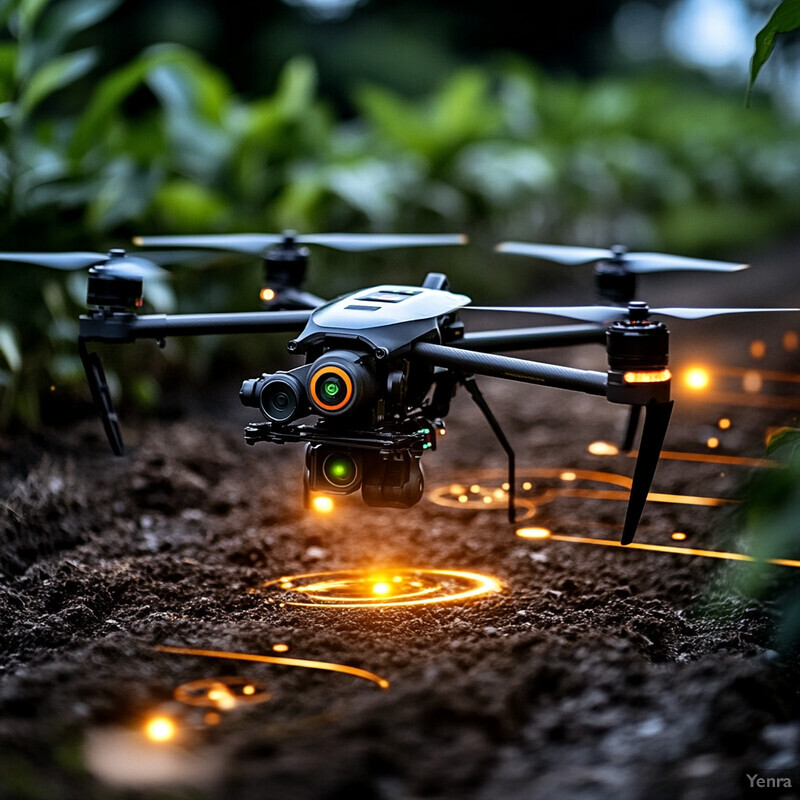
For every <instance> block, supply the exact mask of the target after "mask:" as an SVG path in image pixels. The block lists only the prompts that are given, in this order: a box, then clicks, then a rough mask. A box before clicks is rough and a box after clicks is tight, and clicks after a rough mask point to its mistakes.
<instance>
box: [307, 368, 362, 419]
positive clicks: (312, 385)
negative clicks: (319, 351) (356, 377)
mask: <svg viewBox="0 0 800 800" xmlns="http://www.w3.org/2000/svg"><path fill="white" fill-rule="evenodd" d="M326 373H333V374H334V375H336V376H338V377H339V378H341V379H342V380H343V381H344V386H345V396H344V400H341V401H339V402H338V403H336V404H335V405H331V404H330V403H326V402H325V401H324V400H321V399H320V397H319V395H318V394H317V383H318V381H319V379H320V377H321V376H322V375H324V374H326ZM308 392H309V394H310V395H311V400H312V401H313V402H314V405H316V406H318V407H319V408H321V409H322V410H323V411H338V410H339V409H341V408H344V407H345V406H346V405H347V404H348V403H349V402H350V400H351V399H352V398H353V381H352V379H351V378H350V376H349V375H348V374H347V373H346V372H345V371H344V370H343V369H342V368H341V367H335V366H333V365H331V366H326V367H321V368H320V369H318V370H317V371H316V372H315V373H314V374H313V375H312V376H311V380H310V381H309V383H308Z"/></svg>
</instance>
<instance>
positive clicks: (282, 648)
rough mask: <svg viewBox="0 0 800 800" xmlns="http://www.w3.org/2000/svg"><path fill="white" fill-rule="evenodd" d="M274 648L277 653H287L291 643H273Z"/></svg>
mask: <svg viewBox="0 0 800 800" xmlns="http://www.w3.org/2000/svg"><path fill="white" fill-rule="evenodd" d="M281 588H284V586H281ZM289 588H291V584H290V586H289ZM272 649H273V650H274V651H275V652H276V653H286V652H288V650H289V645H288V644H283V643H279V644H274V645H272Z"/></svg>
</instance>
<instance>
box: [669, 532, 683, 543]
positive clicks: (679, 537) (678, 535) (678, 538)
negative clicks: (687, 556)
mask: <svg viewBox="0 0 800 800" xmlns="http://www.w3.org/2000/svg"><path fill="white" fill-rule="evenodd" d="M672 538H673V539H674V540H675V541H676V542H682V541H683V540H684V539H685V538H686V534H685V533H684V532H683V531H675V533H673V534H672Z"/></svg>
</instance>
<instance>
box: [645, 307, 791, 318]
mask: <svg viewBox="0 0 800 800" xmlns="http://www.w3.org/2000/svg"><path fill="white" fill-rule="evenodd" d="M773 311H800V308H651V309H650V313H651V314H661V315H663V316H665V317H675V318H676V319H703V318H704V317H719V316H723V315H724V314H758V313H770V312H773Z"/></svg>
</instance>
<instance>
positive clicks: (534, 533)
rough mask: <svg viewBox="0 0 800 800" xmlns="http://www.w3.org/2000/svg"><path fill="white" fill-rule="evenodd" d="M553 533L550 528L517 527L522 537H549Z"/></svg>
mask: <svg viewBox="0 0 800 800" xmlns="http://www.w3.org/2000/svg"><path fill="white" fill-rule="evenodd" d="M552 535H553V533H552V531H551V530H550V529H549V528H517V536H519V537H520V538H521V539H549V538H550V537H551V536H552Z"/></svg>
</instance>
